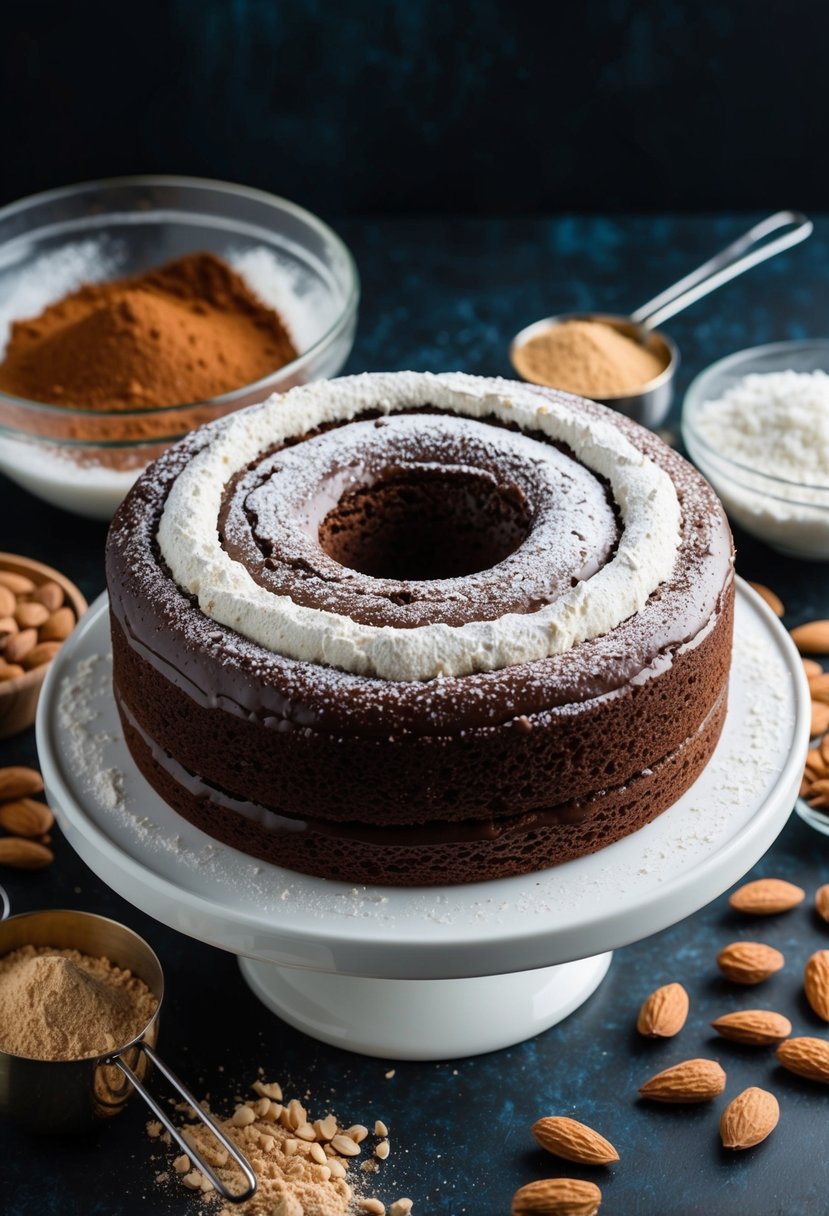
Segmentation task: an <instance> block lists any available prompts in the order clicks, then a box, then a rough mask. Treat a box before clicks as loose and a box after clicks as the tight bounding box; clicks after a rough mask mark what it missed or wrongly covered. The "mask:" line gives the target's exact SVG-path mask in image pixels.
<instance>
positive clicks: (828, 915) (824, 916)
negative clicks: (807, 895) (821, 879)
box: [815, 883, 829, 921]
mask: <svg viewBox="0 0 829 1216" xmlns="http://www.w3.org/2000/svg"><path fill="white" fill-rule="evenodd" d="M815 910H816V912H817V914H818V916H819V917H820V918H821V920H825V921H829V883H824V885H823V886H822V887H818V889H817V890H816V891H815Z"/></svg>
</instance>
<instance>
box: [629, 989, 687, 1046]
mask: <svg viewBox="0 0 829 1216" xmlns="http://www.w3.org/2000/svg"><path fill="white" fill-rule="evenodd" d="M688 1005H689V1002H688V993H687V992H686V991H685V989H684V988H683V987H682V985H681V984H663V985H662V987H661V988H657V989H656V991H655V992H652V993H651V994H650V996H649V997H648V999H647V1000H646V1001H645V1002H644V1004H643V1005H642V1008H641V1009H640V1010H639V1017H638V1018H637V1019H636V1029H637V1030H638V1031H639V1033H640V1034H643V1035H645V1037H646V1038H648V1039H670V1038H672V1037H673V1036H674V1035H675V1034H679V1032H680V1030H681V1029H682V1027H683V1026H684V1025H685V1021H686V1019H687V1017H688Z"/></svg>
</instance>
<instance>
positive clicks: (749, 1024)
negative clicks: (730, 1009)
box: [711, 1009, 792, 1047]
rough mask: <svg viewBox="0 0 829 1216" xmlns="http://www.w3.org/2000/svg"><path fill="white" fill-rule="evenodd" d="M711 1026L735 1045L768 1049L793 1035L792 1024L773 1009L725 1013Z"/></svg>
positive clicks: (740, 1010) (741, 1010)
mask: <svg viewBox="0 0 829 1216" xmlns="http://www.w3.org/2000/svg"><path fill="white" fill-rule="evenodd" d="M711 1025H712V1026H713V1027H714V1029H715V1030H716V1032H717V1034H719V1035H722V1037H723V1038H724V1039H731V1041H732V1042H734V1043H746V1044H748V1045H749V1046H750V1047H768V1046H770V1045H771V1044H772V1043H779V1042H780V1041H781V1040H782V1039H786V1038H788V1036H789V1035H790V1034H791V1033H792V1024H791V1022H790V1021H789V1019H788V1018H784V1017H783V1015H782V1013H773V1012H772V1010H771V1009H739V1010H737V1011H736V1012H735V1013H725V1014H723V1016H722V1017H721V1018H716V1020H715V1021H713V1022H712V1023H711Z"/></svg>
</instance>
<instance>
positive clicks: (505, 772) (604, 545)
mask: <svg viewBox="0 0 829 1216" xmlns="http://www.w3.org/2000/svg"><path fill="white" fill-rule="evenodd" d="M547 396H548V397H550V398H553V399H555V396H556V395H555V394H547ZM570 401H571V402H572V399H570ZM578 405H579V408H580V409H582V410H584V412H585V414H587V415H596V416H600V417H603V418H604V417H608V416H609V417H610V418H612V419H613V422H614V424H615V425H616V426H617V427H618V428H619V429H620V430H621V431H622V432H623V433H624V434H625V435H626V436H627V438H628V439H629V440H630V441H631V442H632V443H633V444H634V446H635V447H637V448H639V450H640V451H643V452H644V453H646V454H647V456H648V457H649V458H650V459H651V460H652V461H653V462H654V464H656V465H657V466H659V467H660V468H662V469H665V470H666V471H667V472H668V473H669V475H670V477H671V478H672V480H673V482H674V484H675V486H676V490H677V495H678V498H679V502H680V506H681V538H680V547H679V549H678V551H677V559H676V563H675V566H674V570H673V572H672V575H671V577H670V579H669V580H667V581H665V582H663V583H661V584H660V585H659V586H658V587H657V589H656V590H655V591H654V592H653V594H652V595H651V596H650V598H649V599H648V601H647V603H646V604H645V605H644V607H643V608H642V610H641V611H640V612H639V613H637V614H636V615H634V616H631V617H629V618H628V619H627V620H624V621H622V622H621V623H620V624H619V625H617V626H616V628H614V629H611V630H610V631H609V632H607V633H604V634H603V635H601V636H598V637H595V638H593V639H591V640H589V641H585V642H582V643H580V644H578V645H576V646H574V647H572V648H571V649H569V650H567V651H565V652H564V653H562V654H555V655H552V656H551V657H547V658H544V659H541V660H538V661H534V662H526V663H520V662H519V663H514V664H512V665H508V666H505V667H501V668H500V669H499V670H494V671H481V672H476V673H474V674H471V675H466V676H458V677H447V678H443V679H432V680H388V679H380V678H378V677H373V676H363V675H358V674H355V673H353V672H349V671H343V670H338V669H335V668H333V667H331V666H327V665H325V664H322V663H314V662H303V661H299V660H296V659H292V658H290V657H287V656H286V655H283V654H279V653H276V652H274V651H272V650H267V649H264V648H263V647H261V646H259V645H257V644H256V643H254V642H252V641H250V640H248V639H247V638H244V637H242V636H241V635H240V634H239V633H238V632H236V631H234V630H233V629H230V628H228V627H227V626H225V625H222V624H218V623H217V622H216V621H215V620H212V619H210V618H209V617H207V616H205V615H204V614H203V612H202V610H201V609H200V608H199V607H198V605H197V604H195V603H194V601H193V599H192V598H191V597H190V596H189V595H187V594H185V593H184V592H183V591H182V590H181V589H180V588H179V587H178V586H177V585H176V584H175V582H173V581H172V579H171V578H170V577H169V572H168V570H167V568H166V566H165V563H164V561H163V559H162V558H161V557H160V554H159V551H158V547H157V542H156V536H157V533H158V526H159V521H160V518H161V513H162V511H163V509H164V504H165V501H166V498H167V495H168V493H169V490H170V487H171V486H172V485H173V483H174V482H175V480H176V478H177V476H178V475H179V473H180V471H181V470H183V469H185V468H186V467H187V465H188V462H189V461H191V460H192V459H193V458H194V457H195V456H196V455H197V454H198V452H199V451H200V449H201V447H202V446H203V445H204V444H205V443H206V442H207V441H208V440H209V438H210V435H211V434H212V433H214V431H215V428H207V429H206V430H205V431H200V432H196V433H195V435H194V436H192V437H191V438H190V439H188V440H185V441H184V442H183V443H182V444H179V445H177V446H176V447H175V448H173V449H171V450H170V451H168V452H167V453H165V455H164V456H163V457H162V458H161V459H160V460H159V461H158V462H157V463H156V464H155V465H154V466H153V467H152V469H151V470H149V471H148V472H147V473H146V474H145V475H144V477H143V478H142V479H141V480H140V481H139V482H138V484H137V485H136V487H135V488H134V489H133V491H132V492H131V494H130V495H129V496H128V498H127V499H126V501H125V503H124V504H123V506H122V507H121V509H120V511H119V513H118V515H117V516H116V518H115V520H114V521H113V526H112V530H111V534H110V540H109V544H108V550H107V572H108V585H109V589H110V599H111V615H112V636H113V660H114V678H115V687H116V694H117V700H118V704H119V709H120V710H121V712H122V718H123V721H124V727H125V732H126V737H127V740H128V743H129V746H130V749H131V751H132V753H133V755H134V757H135V758H136V760H137V762H138V763H139V765H140V767H141V769H142V771H143V772H144V774H145V776H147V778H148V779H149V780H150V781H151V783H152V784H153V785H154V786H155V788H156V789H157V790H158V791H159V792H160V793H161V794H162V796H163V797H164V798H165V799H166V800H167V801H168V802H169V803H170V804H171V805H172V806H173V807H174V808H175V809H176V810H178V811H179V812H180V813H181V814H183V815H184V816H185V817H186V818H188V819H190V820H191V821H192V822H194V823H197V824H198V825H199V826H201V827H204V828H205V830H207V831H209V832H210V833H211V834H212V835H214V836H216V837H217V838H219V839H222V840H226V841H227V842H228V843H231V844H234V845H236V846H237V847H240V848H244V849H246V850H247V851H250V852H252V853H254V854H255V855H257V856H260V857H263V858H266V859H268V860H273V861H277V862H279V863H280V864H284V865H287V866H290V867H292V868H297V869H300V870H306V871H308V872H310V873H315V874H324V875H325V876H327V877H336V878H341V879H344V880H346V881H351V882H358V881H360V882H361V881H366V882H368V881H371V882H384V881H385V882H390V883H395V884H401V883H420V882H423V883H438V882H449V881H451V882H458V881H473V880H475V879H480V878H484V877H495V876H497V875H502V874H511V873H518V872H521V871H522V870H524V871H526V870H531V869H534V868H540V867H542V866H546V865H550V864H553V863H555V862H557V861H562V860H565V859H567V858H568V857H573V856H577V855H578V854H579V853H582V852H589V851H593V850H594V849H596V848H600V847H602V845H603V844H607V843H610V842H611V841H612V840H616V839H618V838H619V837H621V836H623V835H625V834H626V833H627V832H629V831H635V830H636V829H637V828H638V827H640V826H641V825H642V824H643V823H645V822H647V821H648V820H649V819H651V818H653V816H654V815H655V814H657V813H658V812H659V811H660V810H662V809H664V808H665V806H667V805H669V804H670V803H671V802H673V801H674V800H675V799H676V798H677V797H678V796H679V795H680V794H681V793H682V792H683V791H684V789H685V788H687V786H688V785H689V784H690V783H691V782H692V781H693V780H694V779H695V777H696V776H697V775H698V773H699V771H700V770H701V768H702V766H703V765H704V763H705V759H706V758H707V756H708V755H710V752H711V750H712V749H713V746H714V745H715V743H716V739H717V737H718V734H719V730H720V728H721V725H722V719H723V715H724V712H725V697H726V688H727V678H728V670H729V665H730V654H731V631H732V614H733V594H734V588H733V573H732V566H731V542H730V535H729V532H728V528H727V525H726V523H725V519H724V516H723V513H722V509H721V507H720V505H719V502H718V500H717V499H716V497H715V495H714V493H713V491H712V490H711V489H710V487H709V486H708V485H707V484H706V483H705V482H704V481H703V479H702V478H701V477H700V476H699V475H698V474H697V473H696V471H695V470H693V469H692V468H691V466H689V465H688V464H687V463H686V462H685V461H683V460H682V459H681V458H680V457H679V456H678V455H677V454H676V453H674V452H672V451H671V450H670V449H668V448H667V447H665V446H664V445H663V444H661V443H660V442H659V440H657V439H656V437H655V436H653V435H652V434H651V433H650V432H647V431H644V430H643V429H642V428H639V427H637V426H635V425H634V424H632V423H630V422H628V421H627V420H625V419H622V418H620V417H618V416H617V415H612V414H610V412H609V411H605V410H603V409H602V407H600V406H595V405H592V404H591V403H587V402H583V403H578ZM423 406H424V409H425V411H427V412H424V413H422V414H418V413H416V412H415V413H409V414H407V415H406V417H405V419H398V416H396V415H391V416H390V417H387V418H384V419H382V420H379V419H376V418H373V417H370V416H368V415H367V416H365V417H364V419H363V420H362V421H361V420H360V419H357V420H356V421H355V422H352V423H350V424H348V425H344V426H343V427H342V428H337V427H327V428H321V429H320V430H318V431H315V432H310V433H309V434H308V435H307V436H298V437H295V438H293V439H292V440H291V441H290V443H289V444H288V443H286V444H283V445H282V446H281V447H277V448H276V449H274V450H271V451H270V452H267V453H263V454H262V455H261V456H260V457H258V458H257V459H256V460H254V461H253V462H252V463H251V464H250V465H248V467H247V468H246V469H244V470H243V471H242V472H241V473H240V474H239V475H238V476H236V477H233V478H231V479H230V480H229V481H228V484H227V487H226V491H225V495H224V501H223V505H222V509H221V513H220V518H218V519H217V521H216V526H217V529H218V533H219V537H220V538H221V543H222V545H223V546H224V549H225V551H226V552H227V554H228V555H229V556H230V558H231V559H232V560H233V561H234V562H238V563H241V564H242V565H244V566H245V567H246V568H247V569H248V570H249V572H250V574H251V576H252V577H253V578H254V580H255V581H256V583H257V584H258V585H259V586H260V587H263V588H265V589H266V590H267V591H268V593H272V594H273V595H274V596H277V597H278V596H285V597H288V598H289V599H290V600H292V601H293V602H295V603H301V604H303V605H307V606H311V607H318V606H319V607H321V608H324V609H325V610H327V611H328V612H331V611H335V612H336V613H338V614H342V615H343V617H344V618H347V619H352V620H359V621H362V622H367V623H370V624H372V625H376V626H377V627H380V628H391V629H395V628H397V629H403V630H408V629H413V628H417V627H418V626H419V625H421V624H423V623H424V622H432V621H438V622H443V623H445V624H448V625H455V624H458V623H462V622H464V621H467V620H473V621H474V620H485V619H498V618H501V617H502V616H504V615H505V614H507V613H513V614H518V615H519V616H520V615H521V614H525V613H533V612H535V611H536V610H537V608H538V606H539V604H540V603H544V602H546V601H547V600H550V601H555V600H556V599H557V598H558V597H559V596H561V595H563V594H566V592H567V590H568V589H569V588H570V587H571V586H574V585H577V584H578V583H579V582H581V581H587V580H589V579H590V578H591V577H592V575H593V574H594V573H595V572H596V571H597V570H601V569H602V568H603V567H604V566H605V565H606V564H607V562H609V561H611V560H612V559H613V556H614V554H615V552H616V546H617V544H618V541H619V537H620V535H621V530H622V529H621V524H620V521H619V517H618V513H617V509H616V504H615V503H614V502H613V499H612V496H611V494H610V493H609V489H608V486H607V485H606V484H605V483H604V482H603V480H602V479H601V478H599V477H597V476H596V475H595V474H594V473H592V472H591V471H590V470H588V469H586V468H585V467H584V466H583V465H581V464H580V462H579V461H578V460H577V459H576V458H575V455H574V453H572V452H570V451H568V450H567V449H566V448H564V447H563V446H562V445H556V444H552V443H550V442H549V441H548V440H547V439H545V438H544V436H542V435H539V434H535V433H534V434H532V435H526V434H520V435H519V434H517V433H515V432H513V431H512V430H507V429H505V427H504V426H503V425H502V424H501V423H497V422H496V420H495V419H493V420H491V422H490V423H489V425H485V426H483V427H482V426H481V425H480V424H476V426H475V427H474V428H469V427H465V426H464V425H463V424H462V423H463V420H462V419H459V418H457V417H455V416H454V415H445V414H442V413H440V412H438V411H435V410H434V409H433V407H432V405H431V403H430V402H429V401H428V400H424V402H423ZM219 425H220V426H221V425H222V424H219ZM421 430H422V443H421V442H419V440H418V432H419V431H421ZM339 432H342V433H341V434H338V433H339ZM482 432H483V434H482ZM349 563H350V564H349ZM241 806H244V807H247V808H251V807H252V808H255V809H256V814H255V815H254V817H253V818H250V817H246V816H245V815H244V814H242V813H240V811H239V807H241ZM257 815H258V816H259V818H258V819H257V818H256V816H257ZM268 816H270V819H268ZM263 817H264V819H263ZM265 819H266V820H267V821H268V823H269V824H270V829H268V827H266V826H265V825H264V820H265ZM275 823H278V824H279V825H281V826H280V829H279V831H274V830H273V825H274V824H275ZM286 824H287V825H289V826H288V827H285V825H286ZM322 842H324V844H323V843H322ZM403 842H404V843H403ZM321 852H323V853H324V860H323V861H321V860H320V854H321Z"/></svg>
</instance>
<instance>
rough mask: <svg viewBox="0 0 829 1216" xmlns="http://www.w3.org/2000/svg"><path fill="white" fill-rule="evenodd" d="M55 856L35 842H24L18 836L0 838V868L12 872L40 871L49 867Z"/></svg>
mask: <svg viewBox="0 0 829 1216" xmlns="http://www.w3.org/2000/svg"><path fill="white" fill-rule="evenodd" d="M54 860H55V855H54V853H53V852H52V851H51V849H47V848H46V846H45V845H43V844H38V842H37V841H36V840H24V839H23V838H22V837H20V836H3V837H0V866H8V867H9V868H10V869H12V870H42V869H43V868H44V866H48V865H51V863H52V862H53V861H54Z"/></svg>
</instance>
